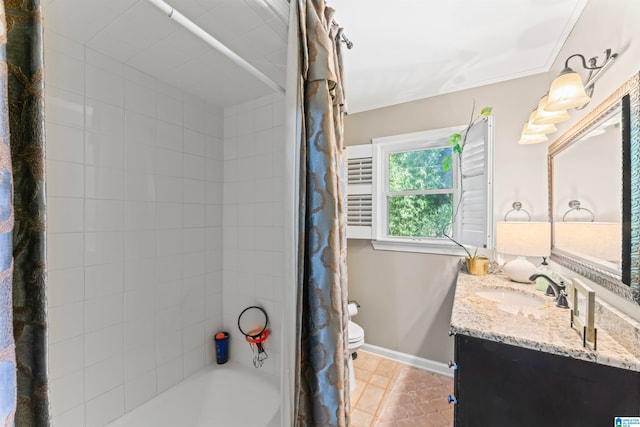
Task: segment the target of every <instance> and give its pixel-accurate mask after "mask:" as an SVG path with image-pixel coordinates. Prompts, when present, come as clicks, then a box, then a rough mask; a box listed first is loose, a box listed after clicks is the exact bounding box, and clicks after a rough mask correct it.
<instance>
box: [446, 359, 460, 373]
mask: <svg viewBox="0 0 640 427" xmlns="http://www.w3.org/2000/svg"><path fill="white" fill-rule="evenodd" d="M448 365H449V368H451V369H453V370H454V371H455V370H456V369H458V364H457V363H454V361H453V360H449V363H448Z"/></svg>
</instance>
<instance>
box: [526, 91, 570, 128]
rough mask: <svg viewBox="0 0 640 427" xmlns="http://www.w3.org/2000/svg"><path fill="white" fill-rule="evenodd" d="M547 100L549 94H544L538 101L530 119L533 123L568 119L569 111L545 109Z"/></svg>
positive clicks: (543, 123) (538, 123)
mask: <svg viewBox="0 0 640 427" xmlns="http://www.w3.org/2000/svg"><path fill="white" fill-rule="evenodd" d="M548 102H549V96H547V95H545V96H543V97H542V99H541V100H540V102H538V108H537V109H536V115H535V117H534V118H533V120H531V123H532V124H534V125H546V124H550V123H560V122H565V121H567V120H569V113H568V112H567V110H559V111H547V110H546V107H547V103H548Z"/></svg>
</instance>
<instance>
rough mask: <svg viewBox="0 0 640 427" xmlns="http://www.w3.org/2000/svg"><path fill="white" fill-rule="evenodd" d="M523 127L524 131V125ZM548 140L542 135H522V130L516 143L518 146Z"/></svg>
mask: <svg viewBox="0 0 640 427" xmlns="http://www.w3.org/2000/svg"><path fill="white" fill-rule="evenodd" d="M524 127H525V129H526V127H527V125H526V124H525V125H524ZM548 139H549V137H548V136H547V135H545V134H543V133H539V134H531V135H527V134H525V133H524V129H523V130H522V136H520V141H518V144H520V145H528V144H537V143H539V142H545V141H546V140H548Z"/></svg>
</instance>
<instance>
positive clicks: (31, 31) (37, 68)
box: [0, 0, 49, 427]
mask: <svg viewBox="0 0 640 427" xmlns="http://www.w3.org/2000/svg"><path fill="white" fill-rule="evenodd" d="M1 12H2V15H3V18H4V19H3V21H4V22H3V23H2V28H1V31H2V38H1V39H0V42H1V43H2V44H4V46H5V47H6V49H5V53H6V55H3V57H2V77H1V78H2V83H1V84H0V86H1V87H2V89H3V92H2V104H3V109H2V117H0V126H1V129H0V136H1V137H2V141H0V142H1V144H0V155H1V156H2V158H1V160H0V168H1V169H0V173H1V174H2V175H1V176H2V180H1V181H0V197H2V199H1V200H0V206H1V207H2V209H1V211H0V233H2V238H1V239H0V263H1V264H2V269H3V272H2V273H0V286H1V289H0V298H1V300H0V304H1V307H0V308H1V310H2V314H0V322H1V324H0V330H1V333H0V346H1V347H2V348H0V387H1V389H2V392H1V393H2V394H1V395H0V397H1V398H2V401H1V402H0V411H1V413H0V416H1V417H4V419H2V418H0V420H1V421H3V422H4V423H3V424H2V425H12V421H13V418H14V416H15V424H16V425H17V426H20V427H23V426H25V427H30V426H38V427H40V426H47V425H49V400H48V382H47V366H46V352H47V341H46V293H45V285H46V265H45V262H46V255H45V188H44V177H45V174H44V159H45V157H44V98H43V89H44V73H43V46H42V14H41V8H40V1H39V0H20V1H18V0H4V1H3V5H2V11H1ZM11 172H12V173H11ZM12 184H13V193H12V192H11V188H10V187H11V185H12ZM12 197H13V208H12V206H11V205H12V201H11V198H12ZM12 223H13V239H11V237H10V236H11V225H12ZM12 256H13V274H11V257H12ZM7 268H8V269H7ZM11 331H13V337H11ZM12 338H13V339H12ZM13 340H14V341H15V347H14V345H13V343H12V342H11V341H13Z"/></svg>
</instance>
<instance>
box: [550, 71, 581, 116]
mask: <svg viewBox="0 0 640 427" xmlns="http://www.w3.org/2000/svg"><path fill="white" fill-rule="evenodd" d="M590 100H591V98H589V96H587V94H586V92H585V90H584V83H582V77H580V74H578V73H576V72H575V71H573V70H572V69H571V68H568V69H565V70H564V71H563V72H562V73H561V74H560V75H559V76H558V77H556V78H555V80H554V81H553V82H552V83H551V88H550V89H549V100H548V103H547V106H546V107H545V110H546V111H561V110H568V109H569V108H577V107H582V106H583V105H585V104H586V103H587V102H589V101H590Z"/></svg>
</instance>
